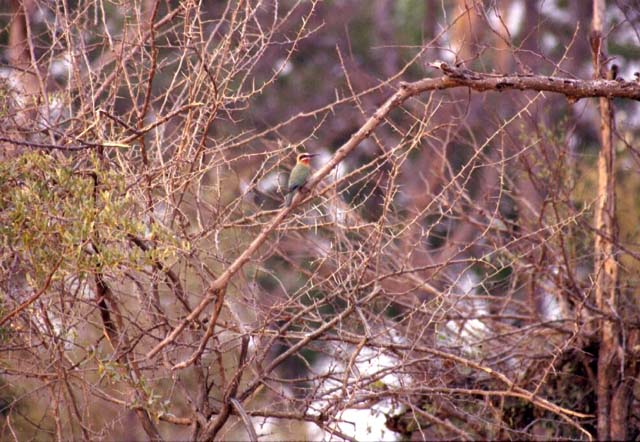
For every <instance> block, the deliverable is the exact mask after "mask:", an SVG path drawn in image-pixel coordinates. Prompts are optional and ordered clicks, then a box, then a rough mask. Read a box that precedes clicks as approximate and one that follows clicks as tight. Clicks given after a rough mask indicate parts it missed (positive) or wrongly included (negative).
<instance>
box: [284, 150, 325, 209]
mask: <svg viewBox="0 0 640 442" xmlns="http://www.w3.org/2000/svg"><path fill="white" fill-rule="evenodd" d="M316 155H317V154H315V153H301V154H300V155H298V158H297V160H296V165H295V167H294V168H293V169H291V174H289V182H288V183H287V192H286V195H287V196H286V198H285V201H284V204H285V206H287V207H288V206H289V205H291V200H292V199H293V196H294V195H295V194H296V192H298V191H299V190H300V189H301V188H302V187H304V185H305V183H306V182H307V179H308V178H309V175H310V174H311V165H310V164H309V163H310V162H311V158H313V157H315V156H316Z"/></svg>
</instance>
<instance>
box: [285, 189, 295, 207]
mask: <svg viewBox="0 0 640 442" xmlns="http://www.w3.org/2000/svg"><path fill="white" fill-rule="evenodd" d="M293 195H295V192H289V193H287V194H286V195H285V197H284V207H289V206H290V205H291V200H292V199H293Z"/></svg>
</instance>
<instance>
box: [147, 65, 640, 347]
mask: <svg viewBox="0 0 640 442" xmlns="http://www.w3.org/2000/svg"><path fill="white" fill-rule="evenodd" d="M431 65H432V66H434V67H437V68H438V69H440V70H442V72H444V73H445V74H446V76H444V77H442V78H425V79H422V80H419V81H416V82H413V83H405V82H402V83H400V88H399V89H398V90H397V91H396V92H395V93H394V94H393V95H392V96H391V97H389V99H387V101H386V102H385V103H384V104H383V105H382V106H380V107H379V108H378V109H377V110H376V111H375V112H374V114H373V115H372V116H371V117H370V118H369V119H368V120H367V121H366V122H365V123H364V125H362V127H361V128H360V129H359V130H358V131H357V132H356V133H354V134H353V135H352V136H351V138H350V139H349V141H347V142H346V143H345V144H343V145H342V146H341V147H340V148H339V149H338V150H337V151H336V152H335V154H334V155H333V157H332V158H331V160H330V161H329V162H327V163H326V164H325V165H324V166H323V167H322V168H320V169H319V170H318V171H317V172H316V173H315V174H314V175H313V176H312V177H311V178H310V179H309V181H308V182H307V184H306V187H307V188H308V189H309V190H310V191H313V190H314V189H315V187H316V186H317V185H318V183H320V182H321V181H322V180H323V179H324V177H326V176H327V175H328V174H329V173H330V172H331V171H332V170H333V169H334V168H335V167H336V166H337V165H338V164H339V163H340V162H341V161H342V160H344V159H345V158H346V157H347V156H348V155H349V154H350V153H351V152H352V151H353V150H355V148H356V147H358V145H359V144H360V142H362V141H363V140H364V139H366V138H367V137H369V135H371V133H372V132H373V131H374V130H375V129H376V128H377V127H378V126H380V124H381V123H382V122H383V121H384V119H385V118H386V117H387V116H388V115H389V113H390V112H391V111H392V110H393V109H395V108H397V107H399V106H400V105H401V104H402V103H404V102H405V101H406V100H407V99H409V98H411V97H413V96H416V95H419V94H421V93H424V92H428V91H434V90H443V89H453V88H457V87H469V88H472V89H474V90H477V91H488V90H495V91H502V90H506V89H516V90H531V91H538V92H540V91H549V92H557V93H561V94H563V95H565V96H567V97H568V98H569V99H571V100H576V99H579V98H587V97H621V98H631V99H635V100H638V99H640V84H639V83H635V82H626V81H616V80H577V79H570V78H561V77H544V76H534V75H532V76H497V75H493V74H481V73H477V72H474V71H471V70H469V69H466V68H459V67H452V66H449V65H448V64H447V63H444V62H436V63H432V64H431ZM302 199H304V198H303V196H302V195H300V194H296V195H295V196H294V198H293V200H292V202H291V205H290V206H289V207H284V208H283V209H282V210H280V212H278V213H277V214H276V216H275V217H274V218H273V219H272V221H271V222H270V223H269V224H268V225H267V226H265V227H264V229H262V231H261V232H260V233H259V234H258V236H256V238H255V239H254V240H253V241H252V242H251V244H250V245H249V247H247V249H246V250H245V251H244V252H243V253H242V254H241V255H240V256H238V257H237V258H236V259H235V261H234V262H233V263H231V265H230V266H229V267H227V270H225V271H224V272H223V273H222V274H221V275H220V276H219V277H218V278H217V279H216V280H215V281H213V282H212V283H211V284H210V285H209V287H208V288H207V290H206V292H205V294H204V297H203V299H202V301H201V302H200V304H199V305H198V306H197V307H196V308H195V309H194V310H193V311H192V312H191V314H189V315H188V316H187V317H186V318H185V319H184V320H183V321H182V322H181V323H180V324H178V325H177V326H176V327H175V328H174V329H173V331H172V332H171V333H169V334H168V335H167V336H166V337H165V338H164V339H163V340H162V341H160V343H158V344H157V345H156V346H155V347H154V348H153V349H151V351H149V352H148V353H147V358H152V357H154V356H155V355H156V354H158V352H160V350H162V349H163V348H164V347H166V346H167V345H169V344H170V343H171V342H173V341H174V340H175V339H176V338H177V337H178V335H180V333H182V331H183V330H184V329H185V327H186V326H187V325H188V324H189V323H190V322H192V321H193V320H195V319H196V318H197V317H198V316H199V315H200V314H201V313H202V311H203V310H204V309H205V308H206V307H207V306H208V305H209V304H210V303H211V302H212V301H213V300H214V299H215V298H216V293H217V292H218V291H220V290H222V289H224V288H225V287H226V286H227V284H228V282H229V280H230V279H231V277H232V276H234V275H235V274H236V273H237V272H238V271H239V270H240V269H241V268H242V267H243V266H244V265H245V264H246V263H247V261H249V259H251V257H252V256H253V254H254V253H255V252H256V251H257V250H258V248H259V247H260V246H261V245H262V244H264V242H265V241H266V240H267V238H268V237H269V235H270V234H271V232H273V231H274V230H275V229H276V228H277V227H278V226H279V225H280V224H281V223H282V222H283V221H284V220H285V218H286V217H287V216H288V215H289V214H290V213H291V212H292V211H293V210H294V209H295V208H296V206H297V205H298V204H299V203H300V202H301V201H302Z"/></svg>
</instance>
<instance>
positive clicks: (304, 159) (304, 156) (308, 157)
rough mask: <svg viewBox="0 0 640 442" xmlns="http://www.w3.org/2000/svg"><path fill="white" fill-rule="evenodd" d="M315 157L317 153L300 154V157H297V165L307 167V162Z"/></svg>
mask: <svg viewBox="0 0 640 442" xmlns="http://www.w3.org/2000/svg"><path fill="white" fill-rule="evenodd" d="M316 155H318V154H317V153H301V154H300V155H298V158H297V163H298V164H305V165H307V166H308V165H309V162H310V161H311V158H313V157H315V156H316Z"/></svg>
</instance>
